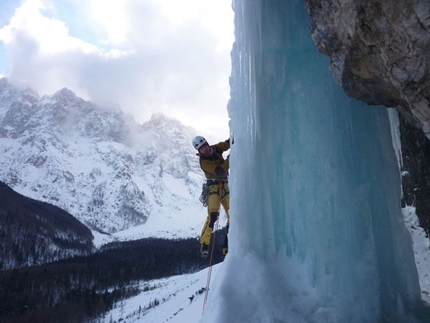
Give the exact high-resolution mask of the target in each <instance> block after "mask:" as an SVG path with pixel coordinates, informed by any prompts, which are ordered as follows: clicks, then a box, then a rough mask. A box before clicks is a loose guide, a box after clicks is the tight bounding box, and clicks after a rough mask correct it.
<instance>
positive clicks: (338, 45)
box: [305, 0, 430, 138]
mask: <svg viewBox="0 0 430 323" xmlns="http://www.w3.org/2000/svg"><path fill="white" fill-rule="evenodd" d="M305 2H306V6H307V8H308V12H309V15H310V19H311V33H312V37H313V39H314V41H315V43H316V45H317V47H318V50H319V51H320V52H321V53H323V54H324V55H326V56H328V57H329V59H330V67H331V71H332V74H333V77H334V79H335V81H336V82H337V83H338V84H339V85H340V86H342V88H343V89H344V90H345V92H346V93H347V94H348V95H349V96H351V97H353V98H356V99H358V100H361V101H364V102H367V103H369V104H378V105H379V104H381V105H385V106H387V107H395V108H396V109H397V110H399V111H400V112H401V114H402V116H403V117H404V118H405V119H406V120H407V121H408V122H409V123H411V124H413V125H415V126H416V127H418V128H421V129H422V130H423V132H424V133H425V135H426V136H427V137H428V138H430V107H429V101H430V77H429V75H430V74H429V69H430V2H429V1H428V0H411V1H397V0H335V1H333V0H305Z"/></svg>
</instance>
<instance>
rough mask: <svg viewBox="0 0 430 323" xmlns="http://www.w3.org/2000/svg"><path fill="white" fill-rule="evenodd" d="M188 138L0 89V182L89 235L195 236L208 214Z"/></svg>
mask: <svg viewBox="0 0 430 323" xmlns="http://www.w3.org/2000/svg"><path fill="white" fill-rule="evenodd" d="M194 136H195V131H194V130H193V129H192V128H189V127H186V126H184V125H182V124H181V123H180V122H179V121H177V120H174V119H170V118H168V117H166V116H164V115H161V114H160V115H154V116H153V117H152V118H151V120H149V121H148V122H146V123H144V124H143V125H139V124H137V123H136V122H135V121H134V120H133V118H132V117H131V116H129V115H126V114H124V113H123V112H122V111H121V110H120V109H119V108H118V107H99V106H96V105H94V104H93V103H91V102H89V101H84V100H83V99H81V98H79V97H77V96H76V95H75V94H74V93H73V92H72V91H70V90H68V89H62V90H60V91H58V92H57V93H55V94H54V95H52V96H43V97H39V96H38V95H37V94H36V93H34V92H33V91H32V90H31V89H21V88H18V87H15V86H14V85H12V84H10V83H9V82H8V81H7V80H6V79H5V78H3V79H1V80H0V160H1V163H2V167H1V169H0V180H1V181H4V182H5V183H6V184H8V185H9V186H10V187H12V188H13V189H14V190H15V191H17V192H18V193H21V194H23V195H25V196H28V197H31V198H33V199H37V200H41V201H45V202H48V203H51V204H54V205H56V206H59V207H61V208H62V209H64V210H66V211H68V212H69V213H71V214H72V215H73V216H75V217H76V218H77V219H79V220H80V221H82V222H83V223H85V224H87V225H88V226H89V227H90V228H92V229H93V230H100V231H104V232H109V233H116V232H117V233H118V232H120V231H123V230H128V231H126V233H122V234H121V233H120V234H119V238H120V239H129V238H140V237H145V236H150V235H164V236H170V237H189V236H194V235H196V233H195V230H196V228H198V229H200V226H201V225H202V223H203V221H204V217H205V214H206V211H205V210H204V208H203V207H202V206H201V204H200V203H199V201H198V197H199V195H200V190H201V184H202V182H203V174H202V172H201V170H200V168H199V165H198V158H197V157H196V156H195V150H194V148H193V147H192V145H191V140H192V138H193V137H194ZM146 224H148V226H145V225H146ZM136 226H138V229H137V230H136V229H134V230H133V228H135V227H136ZM106 237H107V236H106V235H98V239H97V241H96V243H98V242H100V243H101V242H102V241H104V239H106ZM111 238H112V237H110V238H109V240H110V239H111Z"/></svg>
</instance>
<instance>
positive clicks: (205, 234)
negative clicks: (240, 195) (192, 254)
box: [200, 182, 230, 247]
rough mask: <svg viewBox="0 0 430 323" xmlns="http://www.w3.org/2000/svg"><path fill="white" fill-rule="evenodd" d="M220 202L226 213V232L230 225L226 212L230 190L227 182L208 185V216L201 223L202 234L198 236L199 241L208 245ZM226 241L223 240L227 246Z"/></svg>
mask: <svg viewBox="0 0 430 323" xmlns="http://www.w3.org/2000/svg"><path fill="white" fill-rule="evenodd" d="M221 204H222V206H223V208H224V210H225V213H226V215H227V224H226V225H227V232H228V228H229V226H230V215H229V213H228V209H229V204H230V191H229V188H228V183H227V182H225V183H221V185H219V184H216V185H210V186H209V196H208V216H207V218H206V221H205V224H204V225H203V229H202V234H201V236H200V243H203V244H205V245H209V243H210V240H211V234H212V231H213V228H214V224H215V222H216V221H217V220H218V216H219V209H220V207H221ZM227 232H226V233H227ZM226 237H227V234H226ZM226 240H227V239H226ZM227 243H228V242H227V241H225V242H224V247H227Z"/></svg>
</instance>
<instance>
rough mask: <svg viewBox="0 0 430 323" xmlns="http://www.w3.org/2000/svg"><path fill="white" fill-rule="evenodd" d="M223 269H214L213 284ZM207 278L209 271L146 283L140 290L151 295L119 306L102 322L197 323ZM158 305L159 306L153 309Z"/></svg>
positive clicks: (217, 267)
mask: <svg viewBox="0 0 430 323" xmlns="http://www.w3.org/2000/svg"><path fill="white" fill-rule="evenodd" d="M220 266H221V265H216V266H214V267H213V268H212V274H211V281H212V283H214V282H216V280H217V275H218V270H219V267H220ZM207 277H208V270H207V269H205V270H202V271H199V272H197V273H194V274H188V275H181V276H174V277H170V278H165V279H156V280H151V281H147V282H142V283H140V285H139V288H140V289H142V290H143V289H145V288H146V289H148V290H147V291H144V292H142V293H140V294H139V295H137V296H135V297H132V298H130V299H128V300H127V301H125V302H120V303H118V304H116V306H115V308H114V309H113V310H111V311H110V312H108V313H106V314H105V315H104V319H103V320H101V321H100V322H101V323H108V322H115V321H116V322H119V320H120V319H121V318H122V319H123V320H124V322H127V323H132V322H145V323H167V322H169V323H197V322H199V321H200V319H201V317H202V314H203V309H204V307H203V301H204V297H205V292H204V290H205V287H206V283H207ZM211 292H212V291H211V290H210V291H209V293H208V297H209V295H211ZM154 302H156V303H158V305H156V306H152V305H153V304H154ZM145 308H147V309H146V310H145ZM205 310H206V308H205Z"/></svg>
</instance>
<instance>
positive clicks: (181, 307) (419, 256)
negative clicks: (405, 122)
mask: <svg viewBox="0 0 430 323" xmlns="http://www.w3.org/2000/svg"><path fill="white" fill-rule="evenodd" d="M402 211H403V215H404V219H405V224H406V227H407V228H408V229H409V231H410V232H411V236H412V238H413V246H414V255H415V262H416V264H417V268H418V272H419V278H420V283H421V297H422V299H423V302H425V303H427V304H428V305H429V306H430V244H429V239H428V238H426V236H425V233H424V231H423V229H422V228H421V227H420V226H419V225H418V217H417V216H416V214H415V208H414V207H406V208H404V209H403V210H402ZM280 262H283V263H280ZM285 262H287V263H285ZM278 266H282V267H283V268H285V272H283V273H282V275H280V274H279V273H278V272H276V267H278ZM260 267H261V268H260ZM245 268H252V269H255V270H245ZM260 269H262V270H263V271H265V272H266V274H265V275H259V274H258V273H260V272H261V270H260ZM308 270H309V268H306V267H305V266H304V264H303V263H301V262H300V261H299V260H297V259H285V258H280V259H277V261H275V262H274V264H273V265H272V266H271V267H267V265H266V262H265V261H264V260H262V259H260V258H259V257H258V256H257V255H256V254H255V253H252V252H251V253H249V254H247V256H246V257H244V258H243V259H242V258H239V257H237V256H235V255H232V254H229V255H228V256H227V257H226V259H225V261H224V262H223V263H221V264H218V265H215V266H213V268H212V275H211V279H210V289H209V293H208V297H207V303H206V305H205V306H204V307H203V303H204V288H205V287H206V284H207V278H208V269H204V270H202V271H199V272H197V273H193V274H186V275H181V276H174V277H169V278H165V279H157V280H151V281H145V282H140V283H139V287H140V289H141V290H144V289H145V288H146V289H148V287H151V288H153V289H151V290H148V291H142V292H141V293H140V294H139V295H136V296H134V297H132V298H130V299H128V300H126V301H123V302H119V303H117V304H116V305H115V308H114V309H112V310H111V311H109V312H108V313H106V315H104V319H102V318H100V321H97V322H99V323H109V322H113V321H116V322H118V321H119V319H121V318H123V319H124V321H125V322H127V323H131V322H141V323H167V322H169V323H203V322H205V321H204V320H203V319H202V315H203V314H204V312H208V313H211V312H212V310H213V308H215V307H217V306H223V302H227V301H229V302H235V299H227V298H220V297H217V294H219V293H221V291H220V289H225V291H223V293H225V294H227V295H228V294H229V288H233V286H232V285H231V286H230V285H226V286H225V285H221V284H220V279H221V276H220V275H225V274H228V275H229V276H231V277H233V279H235V280H238V281H239V283H240V284H241V285H242V286H243V289H244V290H245V291H246V293H247V294H248V295H249V296H248V297H247V300H248V302H247V305H246V306H243V304H242V303H241V304H237V306H233V308H235V311H234V312H233V313H230V314H229V315H230V319H231V321H230V322H242V321H241V320H240V318H241V316H243V314H242V312H245V313H246V312H249V311H251V312H252V313H255V312H256V311H257V310H259V311H266V312H267V316H268V317H270V316H272V315H273V313H274V312H276V311H277V310H278V307H282V308H285V307H286V306H288V307H290V308H292V309H297V310H299V311H303V308H311V309H313V313H309V316H310V317H311V320H310V321H311V322H330V320H329V318H330V317H332V316H333V315H334V313H333V309H331V308H327V307H319V304H318V297H317V293H316V290H315V289H314V288H313V287H312V286H311V284H310V282H309V280H308V279H307V277H306V274H305V273H306V272H308ZM221 273H222V274H221ZM249 276H251V277H249ZM290 276H293V278H294V279H291V280H290V285H289V286H288V290H285V289H280V286H284V284H282V283H281V282H282V281H284V280H285V277H290ZM248 281H252V282H253V283H252V284H247V282H248ZM269 289H270V290H272V289H275V290H276V289H277V290H278V291H277V293H278V295H279V296H280V297H279V298H278V299H275V301H274V302H272V301H271V302H268V303H266V302H264V300H261V299H260V298H256V297H254V296H253V295H259V294H263V295H264V293H265V292H269V291H268V290H269ZM284 294H285V295H292V294H294V295H295V297H294V299H295V302H294V303H282V302H281V300H282V297H281V296H282V295H284ZM190 298H192V299H190ZM155 300H157V301H159V304H158V305H156V306H153V307H151V308H148V309H147V310H141V311H140V312H139V308H141V309H143V308H145V307H150V304H151V302H154V301H155ZM292 312H294V311H292ZM111 319H112V320H111ZM290 319H291V322H294V323H301V322H306V321H303V320H302V319H301V318H300V317H299V316H294V315H293V316H291V317H290ZM269 322H271V321H269Z"/></svg>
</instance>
